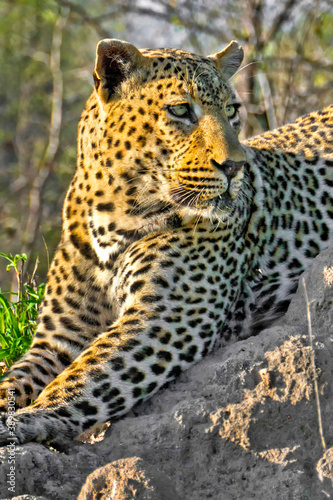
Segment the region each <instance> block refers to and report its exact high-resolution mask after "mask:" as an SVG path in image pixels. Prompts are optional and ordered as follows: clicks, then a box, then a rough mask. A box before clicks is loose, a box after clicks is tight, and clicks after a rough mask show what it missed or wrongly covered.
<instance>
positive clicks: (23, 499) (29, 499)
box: [12, 495, 48, 500]
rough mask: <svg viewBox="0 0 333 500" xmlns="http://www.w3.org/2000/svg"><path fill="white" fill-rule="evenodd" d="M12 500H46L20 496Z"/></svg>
mask: <svg viewBox="0 0 333 500" xmlns="http://www.w3.org/2000/svg"><path fill="white" fill-rule="evenodd" d="M12 500H48V499H47V498H45V497H35V496H34V495H20V496H19V497H13V498H12Z"/></svg>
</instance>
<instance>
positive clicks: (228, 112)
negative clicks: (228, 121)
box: [225, 104, 240, 118]
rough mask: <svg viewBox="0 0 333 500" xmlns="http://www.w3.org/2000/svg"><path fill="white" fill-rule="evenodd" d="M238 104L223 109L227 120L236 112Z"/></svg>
mask: <svg viewBox="0 0 333 500" xmlns="http://www.w3.org/2000/svg"><path fill="white" fill-rule="evenodd" d="M239 106H240V104H227V106H226V107H225V113H226V115H227V117H228V118H233V117H234V116H235V115H236V114H237V111H238V108H239Z"/></svg>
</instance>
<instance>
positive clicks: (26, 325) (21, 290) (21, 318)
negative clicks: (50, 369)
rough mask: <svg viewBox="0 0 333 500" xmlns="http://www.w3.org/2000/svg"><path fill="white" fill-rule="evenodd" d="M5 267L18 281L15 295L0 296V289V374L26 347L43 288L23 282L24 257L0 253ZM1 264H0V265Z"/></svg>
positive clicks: (32, 334)
mask: <svg viewBox="0 0 333 500" xmlns="http://www.w3.org/2000/svg"><path fill="white" fill-rule="evenodd" d="M0 257H4V258H5V259H6V260H7V261H9V264H8V265H7V271H9V270H10V269H13V270H14V272H15V276H16V279H17V282H18V292H17V294H16V296H14V297H10V296H9V294H5V293H2V291H1V288H0V345H1V348H0V362H1V365H0V375H1V374H2V373H3V371H4V370H5V369H6V368H8V367H9V366H10V365H11V364H13V363H14V362H15V361H16V360H17V359H19V358H20V357H21V356H22V355H23V354H24V353H25V352H26V351H27V350H28V349H29V347H30V345H31V342H32V338H33V336H34V334H35V332H36V328H37V318H38V314H39V308H40V305H41V302H42V300H43V296H44V291H45V285H44V284H40V285H36V283H35V282H34V277H31V278H30V280H29V282H28V283H23V278H22V270H23V264H24V262H25V261H26V260H27V256H26V255H25V254H22V255H19V254H16V255H15V256H14V257H13V256H12V255H11V254H9V255H6V254H4V253H0ZM0 264H2V261H1V262H0Z"/></svg>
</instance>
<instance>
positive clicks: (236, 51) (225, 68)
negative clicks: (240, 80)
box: [208, 40, 244, 80]
mask: <svg viewBox="0 0 333 500" xmlns="http://www.w3.org/2000/svg"><path fill="white" fill-rule="evenodd" d="M208 57H209V58H210V59H213V60H214V61H215V64H216V66H217V69H218V70H219V72H220V73H221V75H222V76H223V78H225V79H226V80H229V78H231V77H232V75H234V74H235V73H236V71H237V70H238V68H239V66H240V65H241V63H242V61H243V57H244V51H243V49H242V47H240V46H239V45H238V43H237V42H236V41H235V40H233V41H232V42H230V43H229V45H228V46H227V47H226V48H225V49H223V50H221V52H217V53H216V54H212V55H210V56H208Z"/></svg>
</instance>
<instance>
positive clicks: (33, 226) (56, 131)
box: [23, 7, 69, 259]
mask: <svg viewBox="0 0 333 500" xmlns="http://www.w3.org/2000/svg"><path fill="white" fill-rule="evenodd" d="M68 15H69V9H68V8H67V7H66V8H61V11H60V14H59V17H58V19H57V21H56V24H55V27H54V32H53V38H52V47H51V53H50V70H51V74H52V80H53V91H52V111H51V118H50V131H49V138H48V144H47V146H46V149H45V152H44V154H43V156H42V158H41V159H40V161H39V165H38V169H37V173H36V176H35V178H34V180H33V183H32V187H31V190H30V210H29V216H28V221H27V226H26V231H25V234H24V238H23V246H24V248H25V249H26V253H27V254H28V259H29V258H30V254H31V251H32V248H33V246H34V243H35V240H36V235H37V231H38V224H39V219H40V213H41V203H42V202H41V195H42V190H43V188H44V186H45V182H46V180H47V179H48V177H49V176H50V174H51V172H52V169H53V162H54V159H55V156H56V153H57V151H58V148H59V137H60V128H61V122H62V100H63V79H62V72H61V67H60V62H61V45H62V33H63V29H64V27H65V25H66V21H67V18H68Z"/></svg>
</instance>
